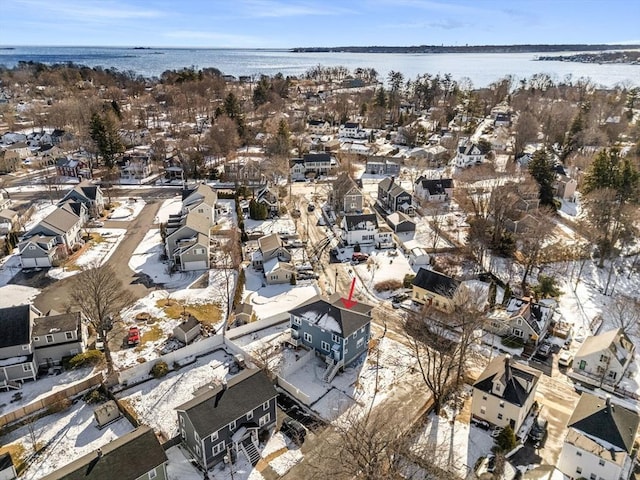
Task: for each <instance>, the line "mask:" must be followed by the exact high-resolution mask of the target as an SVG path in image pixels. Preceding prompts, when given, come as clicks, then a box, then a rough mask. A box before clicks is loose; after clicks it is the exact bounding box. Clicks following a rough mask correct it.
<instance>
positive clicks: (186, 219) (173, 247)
mask: <svg viewBox="0 0 640 480" xmlns="http://www.w3.org/2000/svg"><path fill="white" fill-rule="evenodd" d="M209 222H210V220H209V218H207V217H206V216H205V215H203V214H201V213H198V212H197V211H193V210H192V211H190V212H188V213H187V214H186V215H176V216H173V215H172V216H170V217H169V221H168V222H167V237H166V238H165V249H166V253H167V258H169V261H170V262H171V264H172V265H174V266H175V267H176V268H178V269H179V270H182V271H189V270H203V269H207V268H209V244H210V230H209V227H210V223H209Z"/></svg>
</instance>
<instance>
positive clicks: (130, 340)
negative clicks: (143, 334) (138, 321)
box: [127, 327, 140, 345]
mask: <svg viewBox="0 0 640 480" xmlns="http://www.w3.org/2000/svg"><path fill="white" fill-rule="evenodd" d="M139 343H140V329H139V328H138V327H129V334H128V335H127V345H138V344H139Z"/></svg>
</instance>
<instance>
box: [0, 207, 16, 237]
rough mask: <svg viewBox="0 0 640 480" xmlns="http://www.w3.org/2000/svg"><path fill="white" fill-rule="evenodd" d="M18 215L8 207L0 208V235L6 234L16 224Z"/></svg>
mask: <svg viewBox="0 0 640 480" xmlns="http://www.w3.org/2000/svg"><path fill="white" fill-rule="evenodd" d="M18 219H19V215H18V212H16V211H15V210H11V209H9V208H5V209H0V235H6V234H7V233H9V232H11V231H12V230H14V228H15V227H17V225H18Z"/></svg>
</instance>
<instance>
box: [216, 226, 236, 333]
mask: <svg viewBox="0 0 640 480" xmlns="http://www.w3.org/2000/svg"><path fill="white" fill-rule="evenodd" d="M241 262H242V252H241V244H240V232H239V231H238V228H237V227H235V226H234V227H233V228H232V229H231V230H229V232H228V237H227V239H226V242H225V243H224V244H223V245H221V247H220V249H219V250H218V251H217V252H216V253H215V265H216V267H217V268H218V269H219V271H220V275H221V276H222V282H221V284H222V285H221V286H220V294H221V296H222V297H223V300H224V306H223V312H222V315H223V323H222V327H221V328H222V335H225V332H226V330H227V326H228V320H229V314H230V313H231V310H232V309H233V300H234V293H235V289H236V288H238V285H237V283H238V274H237V272H238V271H239V268H240V263H241Z"/></svg>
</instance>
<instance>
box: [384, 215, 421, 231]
mask: <svg viewBox="0 0 640 480" xmlns="http://www.w3.org/2000/svg"><path fill="white" fill-rule="evenodd" d="M387 223H389V224H391V225H395V226H398V225H400V224H401V223H408V224H411V225H413V229H415V226H416V222H414V221H413V220H412V219H411V218H410V217H409V216H408V215H406V214H404V213H402V212H393V213H392V214H390V215H387Z"/></svg>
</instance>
